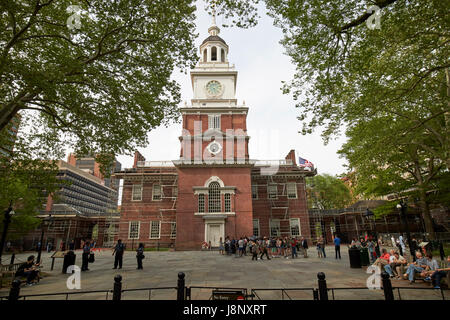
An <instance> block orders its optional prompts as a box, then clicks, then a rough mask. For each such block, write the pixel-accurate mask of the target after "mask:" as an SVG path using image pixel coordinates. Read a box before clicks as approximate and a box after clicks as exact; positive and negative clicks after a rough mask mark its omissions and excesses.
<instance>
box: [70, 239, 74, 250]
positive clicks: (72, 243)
mask: <svg viewBox="0 0 450 320" xmlns="http://www.w3.org/2000/svg"><path fill="white" fill-rule="evenodd" d="M69 250H70V251H73V250H75V241H73V240H72V241H70V243H69Z"/></svg>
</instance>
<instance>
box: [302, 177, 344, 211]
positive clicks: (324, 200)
mask: <svg viewBox="0 0 450 320" xmlns="http://www.w3.org/2000/svg"><path fill="white" fill-rule="evenodd" d="M307 184H308V188H307V192H308V202H309V204H308V207H309V208H318V209H341V208H345V207H347V206H348V205H349V204H350V203H351V200H352V197H351V194H350V189H349V188H348V187H347V186H346V185H345V183H344V181H342V179H340V178H338V177H334V176H332V175H329V174H322V175H317V176H315V177H311V178H308V182H307Z"/></svg>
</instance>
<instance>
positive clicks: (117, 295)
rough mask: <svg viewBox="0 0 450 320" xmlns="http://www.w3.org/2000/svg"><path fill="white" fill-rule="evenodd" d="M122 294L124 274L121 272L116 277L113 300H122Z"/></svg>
mask: <svg viewBox="0 0 450 320" xmlns="http://www.w3.org/2000/svg"><path fill="white" fill-rule="evenodd" d="M121 296H122V276H121V275H120V274H118V275H116V276H115V277H114V289H113V300H115V301H117V300H120V299H121Z"/></svg>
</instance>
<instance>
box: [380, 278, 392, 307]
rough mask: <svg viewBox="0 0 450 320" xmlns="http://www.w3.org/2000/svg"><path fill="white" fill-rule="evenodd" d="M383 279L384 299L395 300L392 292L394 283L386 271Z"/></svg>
mask: <svg viewBox="0 0 450 320" xmlns="http://www.w3.org/2000/svg"><path fill="white" fill-rule="evenodd" d="M381 278H382V281H383V291H384V298H385V299H386V300H389V301H392V300H394V292H393V291H392V283H391V279H390V276H389V274H388V273H387V272H386V271H383V272H382V273H381Z"/></svg>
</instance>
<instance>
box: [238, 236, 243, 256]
mask: <svg viewBox="0 0 450 320" xmlns="http://www.w3.org/2000/svg"><path fill="white" fill-rule="evenodd" d="M238 248H239V257H242V255H243V254H244V239H242V237H241V238H240V239H239V240H238Z"/></svg>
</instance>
